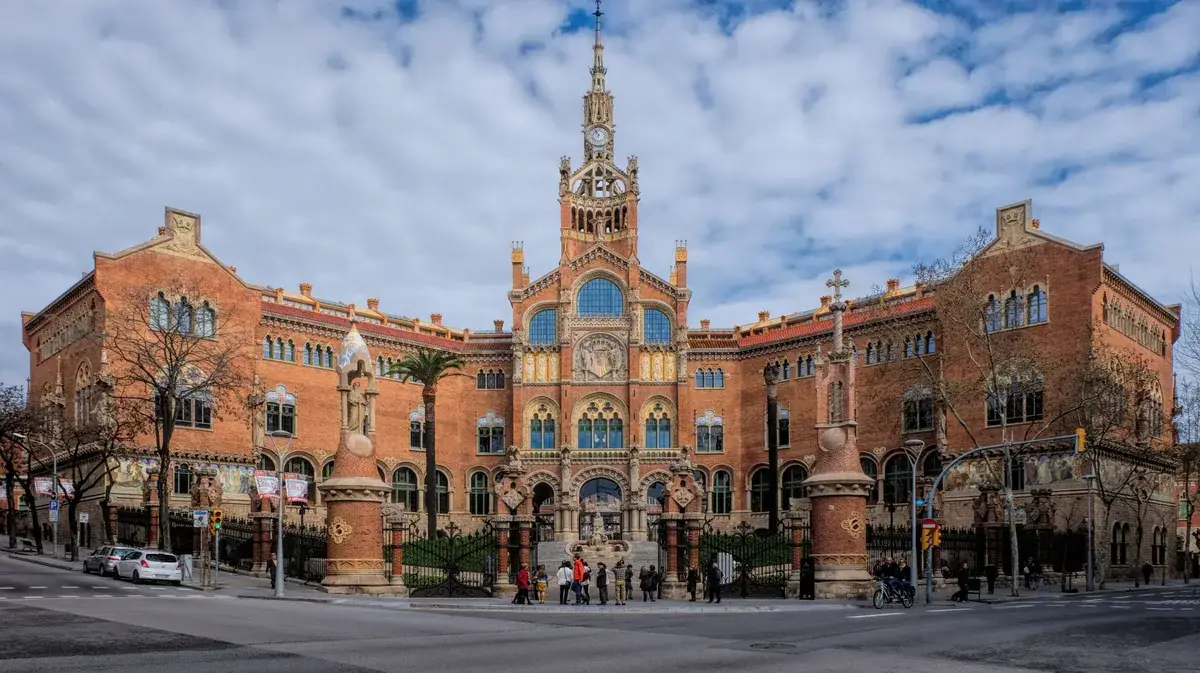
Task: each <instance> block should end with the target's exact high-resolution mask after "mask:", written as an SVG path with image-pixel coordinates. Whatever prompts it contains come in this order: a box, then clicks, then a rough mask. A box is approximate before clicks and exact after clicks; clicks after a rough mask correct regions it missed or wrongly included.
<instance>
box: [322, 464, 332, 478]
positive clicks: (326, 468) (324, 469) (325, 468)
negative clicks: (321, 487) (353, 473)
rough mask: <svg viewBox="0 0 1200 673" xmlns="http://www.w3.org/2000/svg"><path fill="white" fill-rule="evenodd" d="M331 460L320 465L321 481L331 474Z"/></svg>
mask: <svg viewBox="0 0 1200 673" xmlns="http://www.w3.org/2000/svg"><path fill="white" fill-rule="evenodd" d="M333 462H334V461H332V460H331V461H329V462H328V463H325V465H323V466H322V467H321V481H326V480H328V479H329V478H330V477H332V476H333Z"/></svg>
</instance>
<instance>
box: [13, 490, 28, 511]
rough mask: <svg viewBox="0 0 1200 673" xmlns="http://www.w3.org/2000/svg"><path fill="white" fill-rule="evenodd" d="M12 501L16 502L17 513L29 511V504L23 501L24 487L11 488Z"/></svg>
mask: <svg viewBox="0 0 1200 673" xmlns="http://www.w3.org/2000/svg"><path fill="white" fill-rule="evenodd" d="M13 499H15V500H16V501H17V509H18V510H19V511H22V512H24V511H26V510H28V509H29V503H28V502H26V501H25V487H24V486H19V485H14V486H13Z"/></svg>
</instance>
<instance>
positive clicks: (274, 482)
mask: <svg viewBox="0 0 1200 673" xmlns="http://www.w3.org/2000/svg"><path fill="white" fill-rule="evenodd" d="M254 488H256V489H257V490H258V495H259V497H261V498H278V497H279V476H278V475H276V474H275V473H273V472H264V471H263V470H255V471H254Z"/></svg>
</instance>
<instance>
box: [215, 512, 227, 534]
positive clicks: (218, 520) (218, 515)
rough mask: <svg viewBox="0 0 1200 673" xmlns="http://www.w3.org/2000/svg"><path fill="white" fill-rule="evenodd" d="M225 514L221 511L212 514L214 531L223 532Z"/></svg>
mask: <svg viewBox="0 0 1200 673" xmlns="http://www.w3.org/2000/svg"><path fill="white" fill-rule="evenodd" d="M224 518H225V517H224V514H223V512H221V510H219V509H214V510H213V512H212V525H213V530H221V524H222V523H224Z"/></svg>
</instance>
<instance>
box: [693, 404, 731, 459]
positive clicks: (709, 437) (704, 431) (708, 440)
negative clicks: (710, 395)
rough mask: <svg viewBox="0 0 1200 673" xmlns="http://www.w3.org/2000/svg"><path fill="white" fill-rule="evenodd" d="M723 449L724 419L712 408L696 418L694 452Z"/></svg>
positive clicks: (711, 451) (713, 451)
mask: <svg viewBox="0 0 1200 673" xmlns="http://www.w3.org/2000/svg"><path fill="white" fill-rule="evenodd" d="M723 451H725V421H724V420H723V419H722V418H721V417H720V416H718V415H716V414H715V413H713V410H712V409H708V410H706V411H705V412H704V415H703V416H700V417H698V418H696V453H722V452H723Z"/></svg>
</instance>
